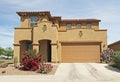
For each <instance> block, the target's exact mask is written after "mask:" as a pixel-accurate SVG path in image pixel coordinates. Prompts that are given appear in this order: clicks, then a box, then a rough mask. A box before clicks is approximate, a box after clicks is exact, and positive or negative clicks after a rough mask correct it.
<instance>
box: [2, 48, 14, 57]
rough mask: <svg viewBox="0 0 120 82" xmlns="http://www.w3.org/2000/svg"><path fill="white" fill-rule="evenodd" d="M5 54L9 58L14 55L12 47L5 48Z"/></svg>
mask: <svg viewBox="0 0 120 82" xmlns="http://www.w3.org/2000/svg"><path fill="white" fill-rule="evenodd" d="M4 54H5V55H6V56H7V57H8V58H9V57H10V56H13V50H12V48H11V47H7V48H6V49H5V50H4Z"/></svg>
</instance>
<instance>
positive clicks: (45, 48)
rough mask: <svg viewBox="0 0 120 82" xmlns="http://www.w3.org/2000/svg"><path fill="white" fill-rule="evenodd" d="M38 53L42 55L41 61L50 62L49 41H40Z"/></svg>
mask: <svg viewBox="0 0 120 82" xmlns="http://www.w3.org/2000/svg"><path fill="white" fill-rule="evenodd" d="M39 52H40V54H41V55H42V60H44V61H46V62H51V40H40V41H39Z"/></svg>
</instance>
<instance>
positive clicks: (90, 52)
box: [62, 42, 100, 62]
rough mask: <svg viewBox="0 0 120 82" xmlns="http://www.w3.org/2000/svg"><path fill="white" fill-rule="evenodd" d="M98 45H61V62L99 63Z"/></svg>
mask: <svg viewBox="0 0 120 82" xmlns="http://www.w3.org/2000/svg"><path fill="white" fill-rule="evenodd" d="M99 61H100V43H91V42H90V43H62V62H99Z"/></svg>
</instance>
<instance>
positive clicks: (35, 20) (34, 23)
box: [30, 16, 38, 27]
mask: <svg viewBox="0 0 120 82" xmlns="http://www.w3.org/2000/svg"><path fill="white" fill-rule="evenodd" d="M37 19H38V18H37V17H36V16H32V17H30V26H31V27H33V26H34V25H37Z"/></svg>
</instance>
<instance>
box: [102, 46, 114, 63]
mask: <svg viewBox="0 0 120 82" xmlns="http://www.w3.org/2000/svg"><path fill="white" fill-rule="evenodd" d="M100 57H101V58H100V59H101V62H105V63H110V62H111V61H112V60H113V57H114V51H113V50H112V49H110V48H107V49H106V50H104V51H103V52H102V53H101V55H100Z"/></svg>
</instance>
